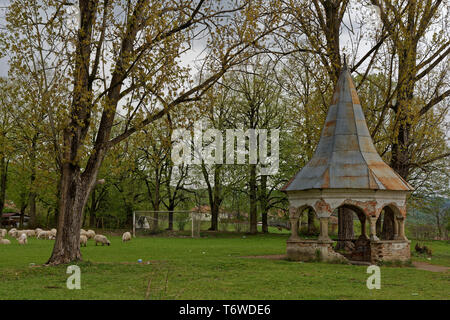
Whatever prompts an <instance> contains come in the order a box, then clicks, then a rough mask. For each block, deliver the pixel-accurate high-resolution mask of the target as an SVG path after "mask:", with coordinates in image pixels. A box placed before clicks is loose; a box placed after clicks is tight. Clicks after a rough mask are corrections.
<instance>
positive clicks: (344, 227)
mask: <svg viewBox="0 0 450 320" xmlns="http://www.w3.org/2000/svg"><path fill="white" fill-rule="evenodd" d="M353 238H354V232H353V211H352V210H350V209H347V208H342V207H341V208H338V239H339V240H340V241H338V243H337V245H336V249H337V250H348V249H350V248H352V247H353V243H352V242H351V241H349V240H352V239H353Z"/></svg>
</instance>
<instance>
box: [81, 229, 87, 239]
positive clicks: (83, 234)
mask: <svg viewBox="0 0 450 320" xmlns="http://www.w3.org/2000/svg"><path fill="white" fill-rule="evenodd" d="M80 236H86V237H87V236H88V233H87V232H86V230H83V229H81V230H80Z"/></svg>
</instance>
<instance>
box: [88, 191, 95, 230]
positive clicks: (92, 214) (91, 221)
mask: <svg viewBox="0 0 450 320" xmlns="http://www.w3.org/2000/svg"><path fill="white" fill-rule="evenodd" d="M95 196H96V194H95V188H94V190H92V195H91V208H90V209H91V210H89V227H90V228H94V227H95V220H96V217H95V202H96V199H95V198H96V197H95Z"/></svg>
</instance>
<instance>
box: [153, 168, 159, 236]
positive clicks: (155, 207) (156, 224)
mask: <svg viewBox="0 0 450 320" xmlns="http://www.w3.org/2000/svg"><path fill="white" fill-rule="evenodd" d="M159 180H160V177H159V171H158V169H156V181H155V201H154V203H153V210H155V211H156V212H155V213H153V221H152V230H153V232H157V231H158V228H159V213H158V211H159V203H160V194H159V192H160V188H159V187H160V181H159Z"/></svg>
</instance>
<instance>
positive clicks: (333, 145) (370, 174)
mask: <svg viewBox="0 0 450 320" xmlns="http://www.w3.org/2000/svg"><path fill="white" fill-rule="evenodd" d="M334 188H352V189H379V190H405V191H408V190H414V189H413V188H412V187H411V186H410V185H409V184H408V183H407V182H406V181H405V180H403V179H402V177H400V175H398V174H397V173H396V172H395V171H394V170H393V169H392V168H391V167H389V166H388V165H387V164H386V163H384V161H383V160H382V159H381V157H380V156H379V154H378V152H377V150H376V149H375V146H374V145H373V142H372V138H371V136H370V133H369V130H368V128H367V123H366V119H365V117H364V113H363V111H362V108H361V104H360V102H359V98H358V95H357V93H356V88H355V85H354V84H353V80H352V77H351V75H350V72H349V71H348V69H347V67H346V66H344V67H343V69H342V71H341V74H340V76H339V80H338V82H337V85H336V88H335V91H334V94H333V100H332V102H331V106H330V108H329V109H328V115H327V118H326V120H325V126H324V128H323V130H322V135H321V137H320V141H319V144H318V145H317V148H316V150H315V153H314V155H313V157H312V158H311V160H310V161H309V162H308V163H307V164H306V166H304V167H303V168H302V170H300V171H299V172H298V173H297V175H295V176H294V177H293V178H292V179H291V181H290V182H289V183H288V184H286V186H284V187H283V189H282V190H283V191H295V190H307V189H334Z"/></svg>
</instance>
